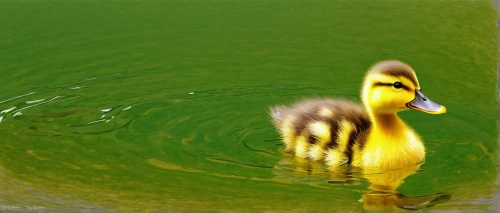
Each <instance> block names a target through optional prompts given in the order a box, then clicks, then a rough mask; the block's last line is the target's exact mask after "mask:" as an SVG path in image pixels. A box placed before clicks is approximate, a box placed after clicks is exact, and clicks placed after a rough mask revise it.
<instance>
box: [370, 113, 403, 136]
mask: <svg viewBox="0 0 500 213" xmlns="http://www.w3.org/2000/svg"><path fill="white" fill-rule="evenodd" d="M371 121H372V122H373V129H375V130H380V131H384V132H385V131H387V132H394V129H398V128H405V127H406V124H405V123H404V122H403V121H402V120H401V119H400V118H399V116H398V115H397V114H396V113H373V114H372V115H371Z"/></svg>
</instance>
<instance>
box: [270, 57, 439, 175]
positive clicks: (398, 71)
mask: <svg viewBox="0 0 500 213" xmlns="http://www.w3.org/2000/svg"><path fill="white" fill-rule="evenodd" d="M361 99H362V102H363V106H364V107H363V106H361V105H359V104H356V103H353V102H350V101H348V100H342V99H313V100H304V101H301V102H299V103H296V104H294V105H293V106H291V107H285V106H277V107H273V108H271V112H270V114H271V116H272V118H273V120H274V125H275V126H276V128H277V129H278V131H279V133H280V135H281V136H282V138H283V142H284V144H285V150H284V151H288V152H294V153H295V155H296V156H298V157H301V158H309V159H312V160H317V161H324V162H325V163H326V164H328V165H332V166H338V165H352V166H356V167H374V168H381V169H395V168H402V167H405V166H411V165H415V164H418V163H420V162H423V160H424V157H425V148H424V145H423V143H422V142H421V140H420V137H419V136H418V135H417V134H416V133H415V131H414V130H413V129H411V128H410V127H408V126H407V125H406V124H405V122H403V121H402V120H401V119H400V118H399V117H398V116H397V112H399V111H403V110H407V109H414V110H419V111H422V112H426V113H431V114H441V113H445V112H446V108H445V107H444V106H441V105H439V104H437V103H435V102H433V101H431V100H430V99H429V98H427V97H426V96H424V94H423V93H422V91H421V90H420V85H419V83H418V80H417V76H416V75H415V72H414V71H413V69H412V68H411V67H410V66H408V65H407V64H405V63H402V62H400V61H382V62H379V63H377V64H375V65H374V66H373V67H372V68H371V69H370V70H369V71H368V72H367V74H366V76H365V79H364V83H363V87H362V90H361Z"/></svg>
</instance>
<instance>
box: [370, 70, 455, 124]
mask: <svg viewBox="0 0 500 213" xmlns="http://www.w3.org/2000/svg"><path fill="white" fill-rule="evenodd" d="M361 98H362V101H363V104H364V105H365V108H367V110H368V111H369V112H371V113H380V114H386V113H396V112H399V111H403V110H407V109H414V110H419V111H422V112H426V113H430V114H441V113H445V112H446V108H445V107H444V106H441V105H439V104H437V103H435V102H433V101H431V100H430V99H429V98H427V97H426V96H424V94H423V93H422V91H421V90H420V85H419V83H418V79H417V75H415V71H413V69H412V68H411V67H410V66H408V65H407V64H405V63H403V62H400V61H382V62H379V63H377V64H375V65H374V66H373V67H372V68H371V69H370V70H369V71H368V73H367V74H366V76H365V80H364V83H363V88H362V91H361Z"/></svg>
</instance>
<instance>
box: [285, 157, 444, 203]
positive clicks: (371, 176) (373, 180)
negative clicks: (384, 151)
mask: <svg viewBox="0 0 500 213" xmlns="http://www.w3.org/2000/svg"><path fill="white" fill-rule="evenodd" d="M420 166H421V164H418V165H414V166H410V167H406V168H401V169H394V170H387V171H380V170H377V169H371V168H365V169H360V168H353V167H341V166H339V167H335V168H333V167H325V165H324V164H322V163H320V162H317V161H311V160H306V159H303V158H296V157H293V156H286V157H285V158H283V159H282V160H281V161H280V163H279V165H278V166H277V167H276V168H281V169H280V170H281V171H283V170H288V171H290V172H292V173H294V174H295V175H299V176H300V177H302V178H304V177H312V179H316V180H318V181H321V182H323V183H324V181H326V182H327V183H329V184H357V183H359V182H360V181H361V180H362V179H366V180H368V181H369V182H370V186H369V187H368V188H369V190H370V191H369V192H367V193H364V194H363V196H362V202H363V207H364V209H365V210H368V211H386V210H398V209H406V210H419V209H423V208H428V207H432V206H434V205H436V204H441V203H445V202H447V201H448V200H449V199H450V198H451V195H449V194H444V193H436V194H430V195H425V196H406V195H403V194H401V193H400V192H398V188H399V187H400V186H401V184H402V183H403V182H404V179H405V178H407V177H408V176H411V175H413V174H415V173H416V172H418V171H420ZM275 171H277V170H275ZM277 174H278V175H290V174H284V173H280V172H278V173H277Z"/></svg>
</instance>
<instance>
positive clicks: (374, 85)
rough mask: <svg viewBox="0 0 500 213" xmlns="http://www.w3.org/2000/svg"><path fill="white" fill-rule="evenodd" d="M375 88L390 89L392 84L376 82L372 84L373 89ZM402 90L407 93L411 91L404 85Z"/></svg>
mask: <svg viewBox="0 0 500 213" xmlns="http://www.w3.org/2000/svg"><path fill="white" fill-rule="evenodd" d="M377 86H390V87H392V86H393V84H392V83H382V82H376V83H374V84H373V87H377ZM403 89H404V90H407V91H411V90H410V88H409V87H407V86H405V85H404V84H403Z"/></svg>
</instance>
